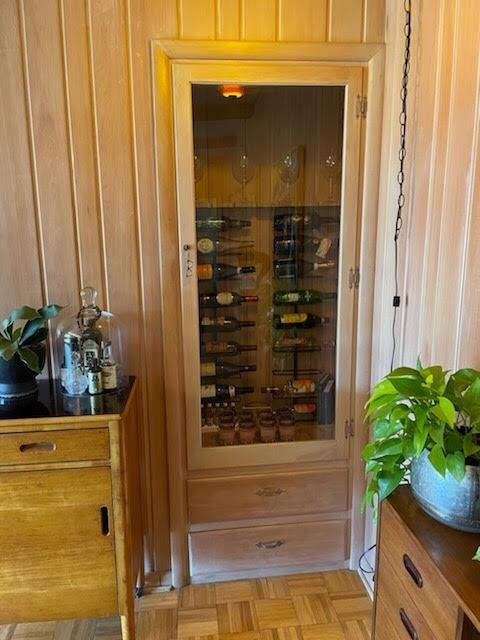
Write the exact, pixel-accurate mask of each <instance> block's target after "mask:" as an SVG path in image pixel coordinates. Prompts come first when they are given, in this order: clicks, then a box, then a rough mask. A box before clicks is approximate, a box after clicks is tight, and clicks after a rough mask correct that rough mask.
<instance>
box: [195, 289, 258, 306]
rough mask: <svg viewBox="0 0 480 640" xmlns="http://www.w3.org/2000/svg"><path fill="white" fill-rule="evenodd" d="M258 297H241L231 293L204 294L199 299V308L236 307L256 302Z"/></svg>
mask: <svg viewBox="0 0 480 640" xmlns="http://www.w3.org/2000/svg"><path fill="white" fill-rule="evenodd" d="M257 301H258V296H241V295H239V294H238V293H233V292H232V291H221V292H220V293H217V294H215V293H206V294H204V295H201V296H200V297H199V302H200V306H201V307H237V306H238V305H240V304H242V303H243V302H257Z"/></svg>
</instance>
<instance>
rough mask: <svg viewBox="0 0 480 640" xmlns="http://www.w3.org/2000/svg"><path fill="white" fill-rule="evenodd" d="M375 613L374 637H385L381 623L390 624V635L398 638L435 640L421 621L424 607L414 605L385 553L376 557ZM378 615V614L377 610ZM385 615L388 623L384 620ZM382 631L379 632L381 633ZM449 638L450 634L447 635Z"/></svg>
mask: <svg viewBox="0 0 480 640" xmlns="http://www.w3.org/2000/svg"><path fill="white" fill-rule="evenodd" d="M377 579H378V595H377V617H376V621H375V636H374V637H375V638H376V639H377V640H378V638H382V637H383V638H388V637H389V636H388V635H385V632H382V625H384V626H386V627H387V628H390V627H392V628H393V629H394V631H395V635H394V637H398V638H399V639H400V640H412V639H413V640H415V639H420V638H421V640H436V639H435V636H434V635H433V633H432V631H431V630H430V628H429V626H428V624H427V623H426V621H425V618H424V615H422V613H423V614H425V611H424V610H423V608H422V609H421V612H420V610H419V609H418V608H417V606H416V605H415V603H414V601H413V600H412V598H411V597H410V595H409V593H408V592H407V590H406V589H405V587H404V586H403V583H402V582H401V580H400V579H399V578H398V576H397V575H396V573H395V571H394V570H393V567H392V566H391V564H390V563H389V562H388V560H387V559H386V557H385V556H383V557H382V558H381V559H380V562H379V570H378V578H377ZM379 612H381V616H380V618H381V619H379V618H378V613H379ZM386 618H388V621H389V622H388V623H387V622H386V620H385V619H386ZM382 633H383V635H382ZM451 638H452V639H453V638H454V636H451Z"/></svg>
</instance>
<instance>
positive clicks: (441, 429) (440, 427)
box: [428, 422, 445, 446]
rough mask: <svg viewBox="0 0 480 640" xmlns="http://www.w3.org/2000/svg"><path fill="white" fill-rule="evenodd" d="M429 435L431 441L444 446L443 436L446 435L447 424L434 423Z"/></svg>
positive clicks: (430, 427) (431, 425)
mask: <svg viewBox="0 0 480 640" xmlns="http://www.w3.org/2000/svg"><path fill="white" fill-rule="evenodd" d="M428 433H429V434H430V437H431V439H432V440H433V441H434V442H436V443H437V444H439V445H441V446H443V436H444V433H445V424H444V423H443V422H441V423H438V424H437V423H436V422H434V423H432V424H430V426H429V428H428Z"/></svg>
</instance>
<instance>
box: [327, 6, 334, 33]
mask: <svg viewBox="0 0 480 640" xmlns="http://www.w3.org/2000/svg"><path fill="white" fill-rule="evenodd" d="M332 2H333V0H327V34H326V35H327V42H331V41H332V11H333V9H332Z"/></svg>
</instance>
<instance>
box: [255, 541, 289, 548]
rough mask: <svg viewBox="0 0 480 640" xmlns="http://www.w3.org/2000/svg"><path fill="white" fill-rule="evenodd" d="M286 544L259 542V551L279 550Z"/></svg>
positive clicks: (257, 544)
mask: <svg viewBox="0 0 480 640" xmlns="http://www.w3.org/2000/svg"><path fill="white" fill-rule="evenodd" d="M283 544H285V540H270V542H257V543H256V545H255V546H256V547H257V549H277V548H278V547H281V546H282V545H283Z"/></svg>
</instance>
